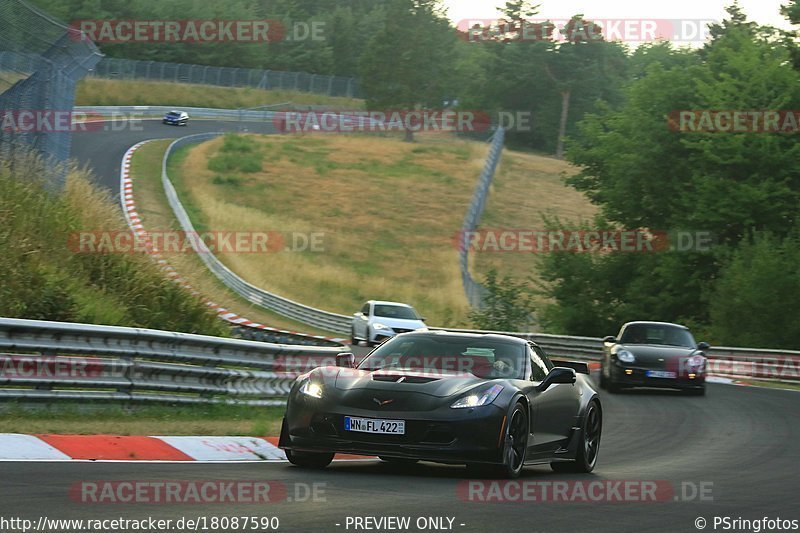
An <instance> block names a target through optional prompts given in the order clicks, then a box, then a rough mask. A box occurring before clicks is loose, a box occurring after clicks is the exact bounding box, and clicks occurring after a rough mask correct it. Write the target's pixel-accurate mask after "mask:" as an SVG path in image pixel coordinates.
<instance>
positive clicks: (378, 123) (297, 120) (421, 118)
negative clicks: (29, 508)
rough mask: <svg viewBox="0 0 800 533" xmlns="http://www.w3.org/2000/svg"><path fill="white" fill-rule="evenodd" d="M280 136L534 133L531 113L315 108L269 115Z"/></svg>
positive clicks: (448, 109)
mask: <svg viewBox="0 0 800 533" xmlns="http://www.w3.org/2000/svg"><path fill="white" fill-rule="evenodd" d="M272 121H273V125H274V126H275V128H276V129H277V130H278V131H281V132H283V133H356V132H359V133H390V132H414V133H441V132H451V133H480V132H486V131H489V130H490V129H491V128H493V127H502V128H504V129H506V130H508V131H516V132H530V131H533V126H534V123H533V113H532V112H531V111H513V110H501V111H496V112H489V111H486V110H482V109H450V108H443V109H369V110H362V109H336V108H330V109H317V110H314V111H285V112H277V113H274V114H273V116H272Z"/></svg>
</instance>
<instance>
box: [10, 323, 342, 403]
mask: <svg viewBox="0 0 800 533" xmlns="http://www.w3.org/2000/svg"><path fill="white" fill-rule="evenodd" d="M0 350H2V351H4V352H15V353H14V354H2V353H0V400H3V399H6V400H11V399H13V400H64V399H72V400H84V401H85V400H98V401H101V400H115V401H126V402H169V403H245V404H248V405H282V404H283V403H284V402H283V400H282V398H284V397H285V396H286V395H287V393H288V391H289V388H290V386H291V383H292V381H293V380H294V379H295V378H296V377H297V375H298V374H299V373H301V372H303V371H307V370H309V369H310V368H313V367H316V366H320V365H324V364H335V357H336V354H338V353H340V352H341V351H342V350H341V349H339V348H325V347H310V346H296V345H286V344H270V343H265V342H257V341H248V340H241V339H224V338H219V337H209V336H205V335H193V334H188V333H175V332H169V331H160V330H152V329H139V328H126V327H117V326H97V325H91V324H72V323H63V322H46V321H37V320H22V319H9V318H0ZM20 353H27V354H28V355H20ZM30 353H35V354H36V355H30Z"/></svg>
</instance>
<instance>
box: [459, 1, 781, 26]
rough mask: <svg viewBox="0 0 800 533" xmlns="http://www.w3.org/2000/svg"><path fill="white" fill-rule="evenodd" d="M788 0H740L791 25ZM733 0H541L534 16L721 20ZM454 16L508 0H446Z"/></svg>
mask: <svg viewBox="0 0 800 533" xmlns="http://www.w3.org/2000/svg"><path fill="white" fill-rule="evenodd" d="M788 1H789V0H739V5H740V6H741V8H742V9H743V10H744V12H745V14H746V15H747V17H748V18H749V19H751V20H754V21H756V22H758V23H760V24H769V25H772V26H777V27H779V28H784V29H789V28H791V27H792V26H791V24H789V21H787V20H786V19H785V18H783V17H782V16H781V14H780V8H781V4H786V3H788ZM731 2H732V0H637V1H634V0H539V2H538V3H539V4H540V6H541V7H540V8H539V14H538V15H535V18H537V19H538V18H542V19H551V20H557V19H569V18H570V16H572V15H574V14H576V13H583V14H584V15H585V16H586V17H587V18H589V19H600V20H618V19H638V20H653V19H656V20H658V19H681V20H687V19H688V20H696V19H709V20H721V19H723V18H724V17H725V15H726V13H725V7H726V6H727V5H729V4H731ZM444 4H445V6H447V7H448V15H449V17H450V19H451V20H453V21H454V22H456V23H458V21H461V20H463V19H495V18H497V10H496V7H497V6H499V5H505V0H444Z"/></svg>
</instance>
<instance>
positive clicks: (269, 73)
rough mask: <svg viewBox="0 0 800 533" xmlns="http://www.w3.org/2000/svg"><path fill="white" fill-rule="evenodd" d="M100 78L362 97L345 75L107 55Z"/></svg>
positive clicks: (96, 73) (97, 71)
mask: <svg viewBox="0 0 800 533" xmlns="http://www.w3.org/2000/svg"><path fill="white" fill-rule="evenodd" d="M92 76H94V77H97V78H109V79H123V80H150V81H167V82H172V83H194V84H199V85H213V86H218V87H254V88H257V89H266V90H271V89H281V90H287V91H302V92H310V93H317V94H326V95H328V96H343V97H347V98H359V97H361V91H360V89H359V85H358V80H356V79H355V78H347V77H342V76H328V75H324V74H309V73H307V72H283V71H279V70H260V69H250V68H236V67H213V66H209V65H191V64H186V63H166V62H159V61H140V60H135V59H122V58H112V57H106V58H104V59H103V60H102V61H100V62H99V63H98V64H97V66H96V67H95V69H94V71H93V72H92Z"/></svg>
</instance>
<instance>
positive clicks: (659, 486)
mask: <svg viewBox="0 0 800 533" xmlns="http://www.w3.org/2000/svg"><path fill="white" fill-rule="evenodd" d="M713 490H714V482H713V481H681V482H679V483H673V482H671V481H665V480H642V479H629V480H615V479H597V480H553V481H533V480H477V479H469V480H464V481H461V482H459V483H458V485H457V486H456V495H457V497H458V498H459V499H460V500H462V501H466V502H470V503H604V504H605V503H657V502H690V501H698V502H709V501H713V500H714V496H713Z"/></svg>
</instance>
